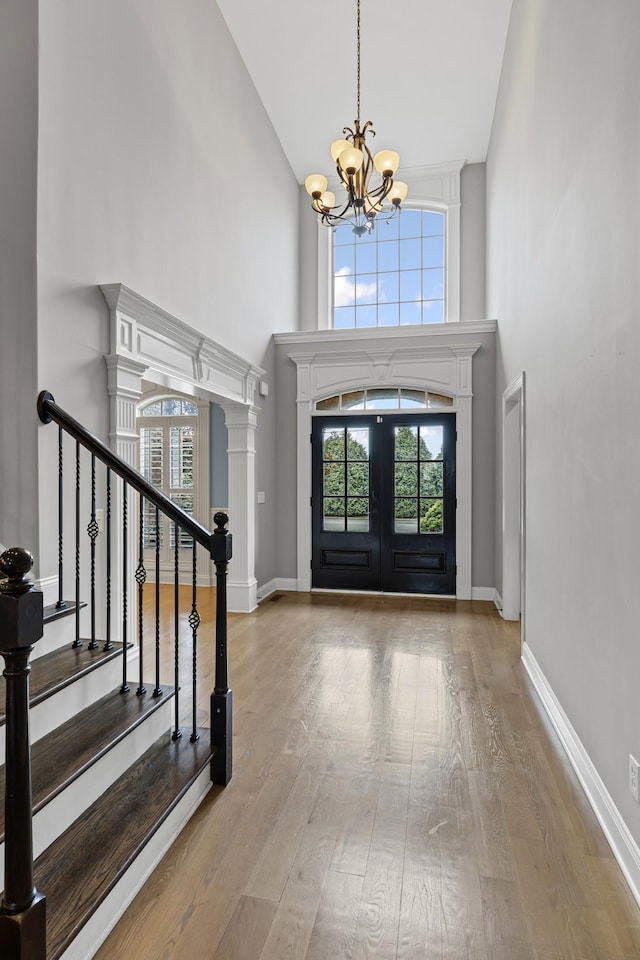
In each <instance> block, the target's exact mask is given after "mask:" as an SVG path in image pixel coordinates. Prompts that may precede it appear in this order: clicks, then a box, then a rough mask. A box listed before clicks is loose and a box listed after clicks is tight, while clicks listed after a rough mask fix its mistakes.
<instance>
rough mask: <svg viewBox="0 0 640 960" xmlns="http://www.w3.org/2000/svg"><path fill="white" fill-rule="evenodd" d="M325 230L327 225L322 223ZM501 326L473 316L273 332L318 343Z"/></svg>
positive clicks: (290, 340) (277, 339)
mask: <svg viewBox="0 0 640 960" xmlns="http://www.w3.org/2000/svg"><path fill="white" fill-rule="evenodd" d="M323 229H325V230H326V227H323ZM497 328H498V324H497V321H496V320H473V321H465V322H464V323H463V322H462V321H461V322H459V323H455V324H453V323H429V324H427V325H420V326H405V327H363V328H362V329H361V330H352V329H348V330H327V329H325V330H294V331H292V332H289V333H274V334H273V341H274V343H277V344H285V345H289V344H299V343H300V344H312V345H314V346H318V345H320V344H323V343H330V342H334V341H339V340H345V341H356V342H360V343H362V341H363V340H367V341H369V340H402V339H405V338H406V339H409V338H411V337H413V338H415V337H424V338H425V339H427V338H429V339H431V338H433V337H451V336H452V335H456V336H467V335H469V334H471V335H472V336H477V335H479V334H481V333H495V332H496V330H497Z"/></svg>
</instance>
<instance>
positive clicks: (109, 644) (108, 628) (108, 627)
mask: <svg viewBox="0 0 640 960" xmlns="http://www.w3.org/2000/svg"><path fill="white" fill-rule="evenodd" d="M106 532H107V624H106V640H105V642H104V647H103V650H113V642H112V640H111V467H107V517H106Z"/></svg>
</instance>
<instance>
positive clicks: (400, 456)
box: [394, 427, 418, 460]
mask: <svg viewBox="0 0 640 960" xmlns="http://www.w3.org/2000/svg"><path fill="white" fill-rule="evenodd" d="M394 433H395V455H394V458H395V459H396V460H417V459H418V428H417V427H394Z"/></svg>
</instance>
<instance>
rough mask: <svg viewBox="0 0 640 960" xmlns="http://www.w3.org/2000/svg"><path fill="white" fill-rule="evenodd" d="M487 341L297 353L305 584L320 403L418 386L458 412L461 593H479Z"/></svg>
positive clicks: (302, 584) (301, 580)
mask: <svg viewBox="0 0 640 960" xmlns="http://www.w3.org/2000/svg"><path fill="white" fill-rule="evenodd" d="M479 347H480V344H477V343H474V344H460V345H459V346H449V345H444V344H443V345H438V344H428V345H426V344H425V345H424V346H420V347H417V348H416V347H412V348H406V347H400V348H396V349H394V348H388V347H379V348H378V347H371V348H370V349H364V350H363V349H362V347H361V346H360V345H359V344H357V343H353V345H346V344H345V345H344V346H343V347H342V349H341V350H340V351H339V352H333V351H332V352H326V351H321V350H316V351H314V352H307V353H289V354H288V356H289V358H290V359H291V360H292V361H293V362H294V363H295V365H296V367H297V394H296V404H297V442H298V502H297V554H298V562H297V574H298V583H297V587H298V590H300V591H309V590H310V589H311V571H310V560H311V509H310V502H311V443H310V435H311V418H312V415H313V411H314V406H315V402H316V401H317V400H320V399H323V398H325V397H328V396H332V395H334V394H338V393H342V392H344V391H346V390H358V389H362V388H364V387H373V386H375V387H409V388H411V387H413V388H417V389H424V390H431V391H433V392H435V393H441V394H446V395H448V396H451V397H452V398H453V400H454V410H455V413H456V431H457V439H456V498H457V517H456V561H457V577H456V597H457V598H458V599H461V600H470V599H471V503H472V487H471V479H472V477H471V472H472V471H471V462H472V459H471V453H472V398H473V391H472V358H473V355H474V354H475V353H476V351H477V350H478V349H479Z"/></svg>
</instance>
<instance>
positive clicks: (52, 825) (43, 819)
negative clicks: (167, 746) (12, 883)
mask: <svg viewBox="0 0 640 960" xmlns="http://www.w3.org/2000/svg"><path fill="white" fill-rule="evenodd" d="M147 696H149V694H147ZM173 702H174V701H173V697H168V698H167V699H166V701H165V703H163V704H162V705H161V706H160V707H158V709H157V710H155V711H154V712H153V713H152V714H150V715H149V716H148V717H145V719H144V720H143V721H142V723H139V724H138V726H137V727H136V728H135V729H134V730H132V731H131V732H130V733H129V734H128V735H127V736H126V737H124V738H123V739H122V740H121V741H120V742H119V743H117V744H116V745H115V746H114V747H112V749H111V750H109V751H108V752H107V753H106V754H105V755H104V756H103V757H101V758H100V759H99V760H98V761H96V763H94V764H92V765H91V766H90V767H89V768H88V769H87V770H85V772H84V773H83V774H81V775H80V776H79V777H76V779H75V780H74V781H73V783H71V784H69V786H68V787H67V788H66V789H65V790H63V791H62V792H61V793H59V794H58V795H57V796H56V797H54V799H53V800H51V801H50V803H48V804H46V806H44V807H43V808H42V809H41V810H39V811H38V813H36V815H35V816H34V818H33V855H34V858H36V857H39V856H40V854H41V853H42V852H43V851H44V850H46V849H47V847H48V846H49V844H50V843H53V841H54V840H55V839H56V838H57V837H59V836H60V834H61V833H64V831H65V830H66V829H67V828H68V827H70V826H71V824H72V823H73V821H74V820H77V819H78V817H81V816H82V814H83V813H84V811H85V810H86V809H87V808H88V807H90V806H91V804H92V803H94V802H95V801H96V800H97V799H98V797H99V796H101V795H102V794H103V793H104V792H105V791H106V790H107V789H108V788H109V787H110V786H111V784H112V783H113V782H114V780H117V779H118V777H120V776H122V774H123V773H124V772H125V770H127V768H128V767H130V766H131V765H132V764H134V763H135V762H136V760H137V759H138V758H139V757H141V756H142V754H143V753H144V752H145V751H146V750H148V749H149V747H150V746H152V744H154V743H155V742H156V740H158V738H159V737H161V736H162V735H163V734H165V733H166V736H167V739H169V737H170V736H171V734H170V729H171V708H172V704H173ZM0 877H4V843H2V844H0Z"/></svg>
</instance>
